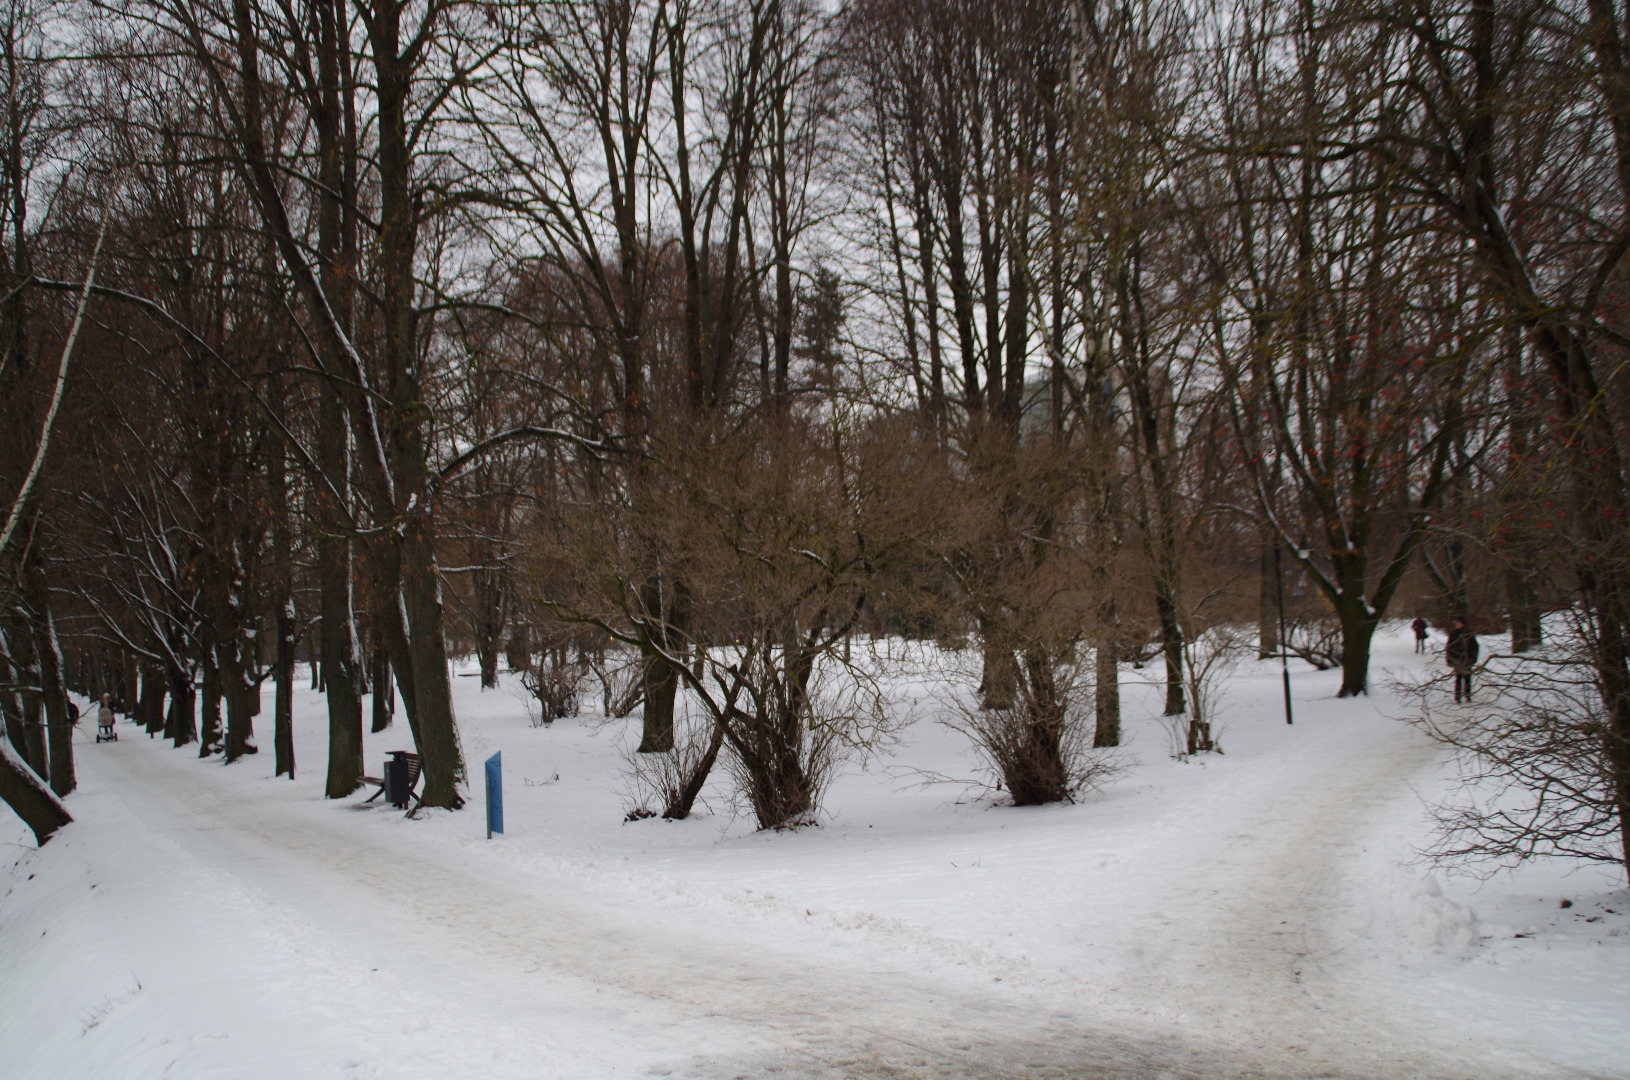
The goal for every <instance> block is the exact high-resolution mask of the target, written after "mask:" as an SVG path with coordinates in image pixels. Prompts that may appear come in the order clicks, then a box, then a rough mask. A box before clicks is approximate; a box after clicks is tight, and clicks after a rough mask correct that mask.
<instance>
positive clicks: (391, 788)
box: [385, 757, 409, 810]
mask: <svg viewBox="0 0 1630 1080" xmlns="http://www.w3.org/2000/svg"><path fill="white" fill-rule="evenodd" d="M408 784H409V781H408V763H407V761H406V760H404V759H403V758H400V757H394V758H392V759H391V760H390V761H387V762H385V801H386V802H388V803H390V804H391V805H392V806H394V807H396V808H397V809H399V810H406V809H407V804H408Z"/></svg>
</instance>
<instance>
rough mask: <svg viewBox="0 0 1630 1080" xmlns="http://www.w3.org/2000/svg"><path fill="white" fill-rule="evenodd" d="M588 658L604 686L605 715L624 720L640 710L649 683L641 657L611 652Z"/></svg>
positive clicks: (603, 710) (603, 708) (603, 711)
mask: <svg viewBox="0 0 1630 1080" xmlns="http://www.w3.org/2000/svg"><path fill="white" fill-rule="evenodd" d="M584 659H585V662H586V663H587V664H588V667H589V670H590V671H591V672H593V673H594V678H595V680H596V681H598V682H599V684H600V710H601V715H603V716H607V717H612V718H615V719H618V720H621V719H622V718H623V717H625V716H628V715H629V714H630V713H632V712H633V711H634V710H635V709H637V708H639V707H640V704H641V703H642V701H643V700H644V698H645V680H644V677H643V676H644V668H643V667H642V666H641V663H640V658H639V656H638V654H636V653H634V652H633V651H632V650H627V649H608V650H606V651H605V652H604V653H603V654H601V655H599V656H594V655H590V656H587V657H585V658H584Z"/></svg>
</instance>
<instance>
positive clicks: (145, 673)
mask: <svg viewBox="0 0 1630 1080" xmlns="http://www.w3.org/2000/svg"><path fill="white" fill-rule="evenodd" d="M165 693H166V690H165V686H164V669H163V668H161V667H159V666H158V665H157V664H153V663H144V664H143V665H142V669H141V707H140V710H139V713H138V715H139V716H140V718H141V724H142V726H143V727H144V728H146V729H147V737H148V738H152V737H153V736H155V735H157V734H158V733H159V732H161V731H163V730H164V696H165Z"/></svg>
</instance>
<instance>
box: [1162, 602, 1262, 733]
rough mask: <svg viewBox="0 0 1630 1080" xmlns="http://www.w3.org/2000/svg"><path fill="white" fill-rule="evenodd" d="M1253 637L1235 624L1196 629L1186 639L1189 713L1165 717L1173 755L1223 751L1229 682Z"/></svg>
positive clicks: (1185, 674)
mask: <svg viewBox="0 0 1630 1080" xmlns="http://www.w3.org/2000/svg"><path fill="white" fill-rule="evenodd" d="M1251 642H1252V638H1251V637H1250V636H1249V635H1247V634H1245V633H1243V632H1241V631H1240V630H1239V629H1238V628H1236V627H1232V626H1212V627H1207V628H1206V629H1204V630H1200V631H1194V632H1191V633H1189V634H1188V635H1186V636H1185V637H1184V640H1183V685H1184V689H1185V690H1186V691H1187V694H1186V698H1187V701H1186V704H1187V707H1188V712H1187V713H1186V714H1185V713H1180V714H1178V715H1176V716H1166V717H1162V720H1163V721H1164V722H1165V724H1166V729H1167V734H1168V735H1169V737H1170V739H1171V749H1172V756H1173V757H1186V756H1189V755H1191V754H1200V753H1205V752H1207V751H1216V752H1217V753H1219V754H1220V753H1222V746H1221V742H1220V737H1221V735H1222V729H1221V727H1220V723H1219V722H1220V720H1221V718H1222V714H1223V713H1224V712H1225V711H1226V708H1227V706H1226V704H1225V702H1226V699H1227V691H1228V681H1229V679H1230V678H1231V677H1232V676H1233V674H1234V670H1235V669H1236V668H1238V667H1239V662H1240V661H1241V660H1242V659H1244V657H1245V650H1246V649H1247V648H1248V647H1250V645H1251Z"/></svg>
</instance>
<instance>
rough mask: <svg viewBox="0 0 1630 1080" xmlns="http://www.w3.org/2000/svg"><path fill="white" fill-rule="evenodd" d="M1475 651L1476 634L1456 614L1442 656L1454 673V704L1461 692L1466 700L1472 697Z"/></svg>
mask: <svg viewBox="0 0 1630 1080" xmlns="http://www.w3.org/2000/svg"><path fill="white" fill-rule="evenodd" d="M1477 653H1478V646H1477V635H1476V634H1474V633H1472V632H1471V631H1470V630H1469V629H1467V627H1466V617H1465V616H1464V615H1456V616H1455V619H1454V624H1453V625H1452V626H1450V627H1449V642H1448V644H1446V645H1445V646H1444V647H1443V658H1444V659H1445V660H1447V661H1448V662H1449V667H1450V668H1451V669H1452V670H1453V671H1454V673H1455V703H1456V704H1459V703H1460V700H1461V695H1462V694H1464V695H1465V700H1466V701H1468V702H1470V701H1471V699H1472V668H1474V667H1476V666H1477Z"/></svg>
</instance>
